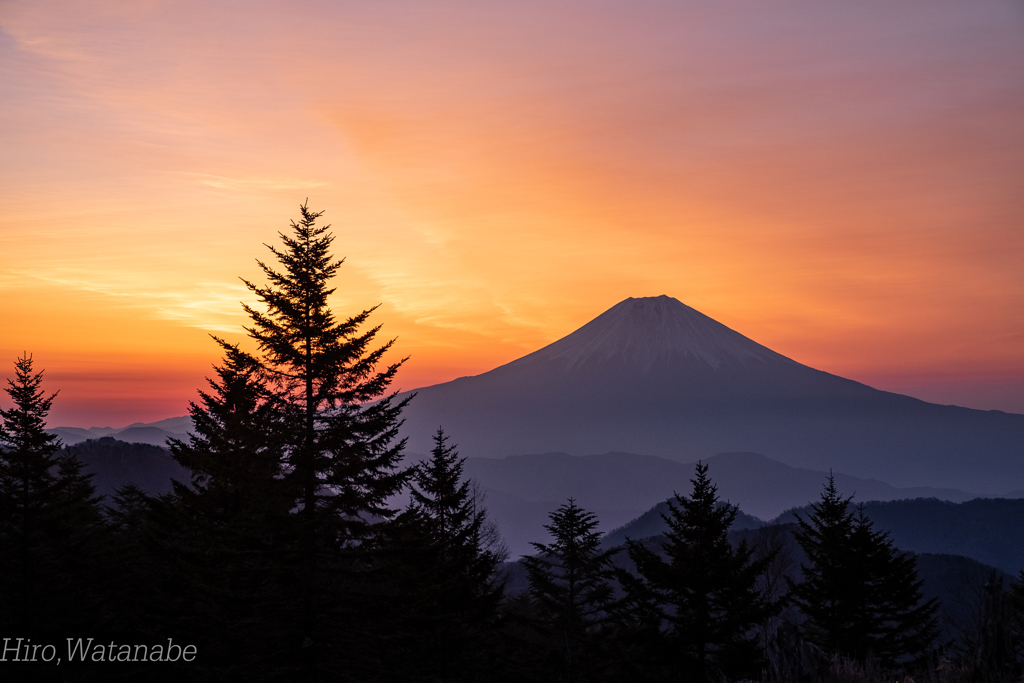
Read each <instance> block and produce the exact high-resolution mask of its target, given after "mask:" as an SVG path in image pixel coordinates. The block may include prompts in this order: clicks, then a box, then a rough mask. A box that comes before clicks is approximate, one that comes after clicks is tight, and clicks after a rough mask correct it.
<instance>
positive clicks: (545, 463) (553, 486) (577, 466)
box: [465, 453, 978, 556]
mask: <svg viewBox="0 0 1024 683" xmlns="http://www.w3.org/2000/svg"><path fill="white" fill-rule="evenodd" d="M704 462H706V463H707V464H708V468H709V469H708V474H709V476H710V477H711V478H712V480H713V481H714V482H715V484H716V485H717V486H718V492H719V495H720V496H721V498H722V500H725V501H729V502H731V503H733V504H735V505H739V507H740V509H741V510H742V511H743V512H744V513H746V514H747V515H751V516H752V517H754V518H758V520H765V519H772V518H773V517H776V516H778V515H779V514H781V513H782V512H783V511H785V510H788V509H790V508H794V507H800V506H804V505H806V504H807V503H809V502H811V501H815V500H817V499H818V497H819V496H820V495H821V490H822V486H823V485H824V483H825V479H826V477H827V476H828V473H827V472H824V471H814V470H809V469H803V468H795V467H790V466H788V465H784V464H782V463H780V462H776V461H774V460H771V459H769V458H767V457H765V456H763V455H760V454H757V453H722V454H719V455H715V456H713V457H711V458H706V459H705V460H704ZM694 465H695V463H679V462H675V461H672V460H668V459H666V458H659V457H656V456H651V455H637V454H633V453H605V454H604V455H584V456H570V455H566V454H565V453H544V454H539V455H516V456H509V457H507V458H467V459H466V465H465V474H466V476H468V477H471V478H472V479H473V480H474V481H476V482H477V484H478V485H479V487H480V489H481V490H482V491H483V492H484V493H485V494H486V500H485V506H486V507H487V510H488V512H489V514H490V516H491V517H492V518H493V519H494V520H495V521H496V522H497V524H498V526H499V527H500V528H501V532H502V535H503V536H504V538H505V542H506V543H507V544H508V546H509V550H510V552H511V553H512V555H513V556H518V555H520V554H524V553H529V552H531V548H530V545H529V543H530V542H531V541H545V540H547V535H546V532H545V531H544V530H543V526H544V524H547V523H548V514H549V513H550V512H551V511H552V510H554V509H555V508H557V507H558V506H559V505H561V504H562V503H564V502H565V501H566V499H568V498H570V497H572V498H574V499H575V500H576V501H577V503H578V504H579V505H580V506H582V507H583V508H585V509H587V510H589V511H591V512H594V513H595V514H596V515H597V516H598V519H599V520H600V522H601V525H600V527H599V529H601V530H602V531H610V530H611V529H614V528H616V527H619V526H622V525H624V524H626V523H627V522H629V521H630V520H633V519H636V518H637V517H640V516H641V515H642V514H643V513H644V512H646V511H647V510H650V508H651V507H653V506H654V505H656V504H658V503H660V502H662V501H664V500H665V499H666V498H668V497H669V496H671V495H672V494H673V493H675V492H677V491H678V492H679V493H681V494H684V495H685V494H688V493H689V492H690V490H691V489H692V484H691V483H690V479H692V478H693V476H694ZM835 477H836V484H837V485H838V486H839V487H840V489H841V490H843V491H848V492H849V493H851V494H854V493H855V494H856V496H857V500H882V501H886V500H899V499H906V498H921V497H926V498H938V499H942V500H949V501H954V502H963V501H966V500H970V499H972V498H976V497H978V494H977V493H975V492H968V491H963V490H960V489H933V488H928V487H913V488H897V487H894V486H890V485H889V484H886V483H884V482H881V481H878V480H876V479H861V478H858V477H851V476H848V475H846V474H843V473H836V474H835Z"/></svg>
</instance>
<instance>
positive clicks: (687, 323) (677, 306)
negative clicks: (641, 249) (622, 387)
mask: <svg viewBox="0 0 1024 683" xmlns="http://www.w3.org/2000/svg"><path fill="white" fill-rule="evenodd" d="M531 357H532V358H533V359H536V360H562V361H564V362H565V364H566V366H567V367H568V368H574V367H578V366H580V365H582V364H584V363H591V362H599V363H600V362H604V361H608V360H612V359H620V360H623V361H626V362H628V363H630V364H631V365H633V366H635V367H636V368H637V369H639V370H640V371H643V372H646V371H648V370H650V369H651V368H653V367H655V366H656V365H661V364H662V363H666V362H667V363H678V362H685V361H686V360H699V361H702V362H704V363H706V364H707V365H709V366H711V367H712V368H715V369H717V368H719V367H721V366H722V365H727V364H735V363H749V362H780V361H781V362H785V363H792V364H797V363H796V362H795V361H793V360H790V359H789V358H786V357H785V356H783V355H781V354H778V353H775V352H774V351H772V350H771V349H769V348H767V347H764V346H761V345H760V344H758V343H757V342H755V341H752V340H750V339H748V338H747V337H744V336H743V335H742V334H740V333H739V332H736V331H735V330H731V329H729V328H728V327H726V326H725V325H723V324H721V323H719V322H717V321H715V320H713V319H711V318H709V317H708V316H706V315H704V314H703V313H701V312H700V311H697V310H695V309H693V308H690V307H689V306H687V305H686V304H684V303H683V302H681V301H679V300H678V299H674V298H672V297H669V296H665V295H661V296H658V297H643V298H637V299H634V298H632V297H631V298H629V299H626V300H625V301H622V302H620V303H618V304H616V305H615V306H613V307H612V308H610V309H608V310H607V311H605V312H604V313H602V314H601V315H599V316H598V317H596V318H594V319H593V320H591V321H590V322H589V323H587V324H586V325H584V326H583V327H581V328H580V329H578V330H576V331H575V332H573V333H572V334H570V335H568V336H566V337H563V338H562V339H559V340H558V341H556V342H555V343H553V344H550V345H549V346H546V347H544V348H543V349H540V350H539V351H536V352H535V353H533V354H530V356H527V357H526V358H531ZM524 360H525V359H524Z"/></svg>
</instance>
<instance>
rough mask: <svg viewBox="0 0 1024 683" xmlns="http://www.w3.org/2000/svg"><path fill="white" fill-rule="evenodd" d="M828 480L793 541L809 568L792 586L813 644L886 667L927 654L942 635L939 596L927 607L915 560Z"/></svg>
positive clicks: (893, 666) (801, 522)
mask: <svg viewBox="0 0 1024 683" xmlns="http://www.w3.org/2000/svg"><path fill="white" fill-rule="evenodd" d="M849 506H850V499H849V498H845V499H844V498H842V497H841V496H840V495H839V493H838V491H837V490H836V487H835V481H834V479H833V477H831V476H830V477H829V479H828V483H827V484H826V486H825V491H824V492H823V493H822V498H821V502H819V503H817V504H815V505H813V506H812V510H813V512H812V513H811V515H810V517H809V518H808V519H807V520H803V519H799V520H798V527H797V530H796V532H795V533H794V536H795V538H796V540H797V542H799V543H800V545H801V547H802V548H803V549H804V552H805V553H806V554H807V557H808V560H809V561H810V562H811V564H810V566H807V565H801V568H802V570H803V580H802V582H801V583H799V584H795V583H793V582H792V581H790V583H791V592H792V597H793V601H794V603H795V604H796V605H797V606H798V607H799V608H800V610H801V611H802V612H803V613H804V614H805V615H806V616H807V621H806V623H805V624H804V631H805V633H806V635H807V638H808V640H810V641H811V642H814V643H815V644H817V645H818V646H819V647H821V648H823V649H825V650H826V651H828V652H830V653H839V654H841V655H844V656H847V657H850V658H853V659H856V660H857V661H860V662H866V661H867V660H868V659H872V660H874V661H875V662H876V663H877V664H879V665H880V666H882V667H883V668H885V669H893V668H895V667H896V666H897V665H898V664H899V663H901V662H906V661H908V660H910V659H917V658H920V657H921V656H923V655H924V654H926V653H927V651H928V649H929V647H930V646H931V644H932V642H933V641H934V639H935V638H936V636H937V635H938V628H937V624H936V617H935V614H936V611H937V609H938V604H937V601H936V600H935V599H932V600H929V601H927V602H922V598H923V595H922V591H921V587H922V586H923V582H922V581H920V580H919V579H918V575H917V559H916V558H915V557H914V556H913V555H911V554H910V553H901V552H899V551H898V550H897V549H896V548H895V546H894V545H893V543H892V540H891V539H890V538H889V534H888V533H887V532H879V531H875V530H874V528H873V525H872V522H871V520H869V519H868V518H867V516H866V515H865V514H864V510H863V508H860V509H859V510H858V512H857V514H856V515H854V514H853V513H851V512H850V510H849Z"/></svg>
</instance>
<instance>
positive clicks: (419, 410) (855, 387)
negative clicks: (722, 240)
mask: <svg viewBox="0 0 1024 683" xmlns="http://www.w3.org/2000/svg"><path fill="white" fill-rule="evenodd" d="M416 394H417V396H416V398H415V399H414V400H413V401H412V402H411V404H410V406H409V408H408V409H407V411H406V412H405V414H404V417H405V424H404V425H403V428H402V435H403V436H406V437H408V438H409V445H410V450H412V451H415V452H427V451H429V449H430V445H431V444H430V436H431V435H432V434H433V433H434V432H435V431H436V430H437V427H438V426H439V425H442V426H443V427H444V428H445V430H446V431H447V432H448V433H449V434H451V435H452V437H453V440H454V441H457V442H458V443H459V445H460V450H461V452H462V454H463V455H468V456H484V457H502V456H508V455H517V454H526V453H544V452H553V451H558V452H564V453H569V454H574V455H581V454H585V453H601V452H607V451H621V452H632V453H645V454H649V455H656V456H661V457H664V458H669V459H672V460H676V461H680V462H692V461H695V460H697V459H700V458H707V457H708V456H710V455H713V454H716V453H721V452H740V451H752V452H757V453H763V454H764V455H766V456H768V457H769V458H771V459H773V460H777V461H779V462H782V463H784V464H787V465H790V466H792V467H800V468H809V469H812V470H818V471H827V470H829V469H830V468H834V469H836V470H839V471H842V472H844V473H846V474H848V475H851V476H855V477H862V478H869V479H871V478H873V479H881V480H883V481H886V482H887V483H889V484H892V485H895V486H901V487H909V486H930V487H940V488H959V489H967V490H971V491H976V492H978V493H989V494H996V493H1003V492H1006V491H1008V490H1011V489H1022V488H1024V415H1016V414H1008V413H1002V412H999V411H980V410H972V409H968V408H960V407H956V406H942V405H936V404H931V403H927V402H925V401H920V400H918V399H914V398H911V397H909V396H903V395H900V394H894V393H890V392H885V391H879V390H876V389H873V388H871V387H869V386H867V385H864V384H861V383H859V382H854V381H852V380H848V379H844V378H842V377H838V376H835V375H831V374H829V373H826V372H822V371H819V370H815V369H814V368H811V367H808V366H806V365H802V364H800V363H798V362H796V361H794V360H792V359H789V358H786V357H785V356H782V355H781V354H778V353H776V352H774V351H772V350H771V349H768V348H766V347H764V346H762V345H760V344H758V343H756V342H754V341H752V340H750V339H748V338H747V337H744V336H743V335H742V334H740V333H738V332H736V331H734V330H731V329H729V328H728V327H726V326H724V325H722V324H721V323H718V322H716V321H715V320H712V319H711V318H709V317H707V316H705V315H703V314H702V313H700V312H698V311H696V310H694V309H692V308H690V307H689V306H686V305H685V304H683V303H681V302H679V301H678V300H676V299H673V298H670V297H667V296H661V297H650V298H639V299H627V300H625V301H623V302H621V303H619V304H617V305H616V306H614V307H612V308H611V309H609V310H608V311H606V312H605V313H603V314H601V315H600V316H598V317H597V318H595V319H594V320H592V321H591V322H589V323H587V324H586V325H584V326H583V327H581V328H580V329H578V330H576V331H575V332H573V333H572V334H570V335H568V336H566V337H564V338H562V339H560V340H558V341H556V342H554V343H553V344H551V345H549V346H546V347H544V348H542V349H540V350H538V351H536V352H534V353H531V354H529V355H527V356H524V357H522V358H520V359H518V360H515V361H513V362H511V363H508V364H506V365H503V366H501V367H498V368H495V369H494V370H491V371H489V372H485V373H483V374H481V375H477V376H474V377H462V378H459V379H456V380H454V381H451V382H446V383H444V384H438V385H434V386H430V387H425V388H422V389H418V390H416Z"/></svg>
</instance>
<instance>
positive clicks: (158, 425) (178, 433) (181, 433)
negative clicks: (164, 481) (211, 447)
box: [46, 415, 192, 446]
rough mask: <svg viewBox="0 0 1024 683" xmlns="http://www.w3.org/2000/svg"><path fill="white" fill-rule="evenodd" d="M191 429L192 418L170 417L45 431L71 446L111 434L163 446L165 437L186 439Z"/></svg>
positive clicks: (128, 441)
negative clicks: (124, 424)
mask: <svg viewBox="0 0 1024 683" xmlns="http://www.w3.org/2000/svg"><path fill="white" fill-rule="evenodd" d="M191 429H192V418H191V417H189V416H188V415H186V416H184V417H171V418H168V419H166V420H160V421H158V422H136V423H134V424H130V425H128V426H127V427H121V428H117V429H115V428H113V427H89V428H88V429H82V428H81V427H52V428H50V429H47V430H46V431H48V432H50V433H51V434H56V435H57V436H59V437H60V440H61V442H62V443H63V444H64V445H65V446H71V445H74V444H76V443H80V442H82V441H85V440H87V439H99V438H102V437H105V436H112V437H115V438H117V440H118V441H124V442H127V443H148V444H150V445H152V446H163V445H165V444H166V442H167V439H169V438H174V439H187V438H188V432H189V431H190V430H191Z"/></svg>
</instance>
